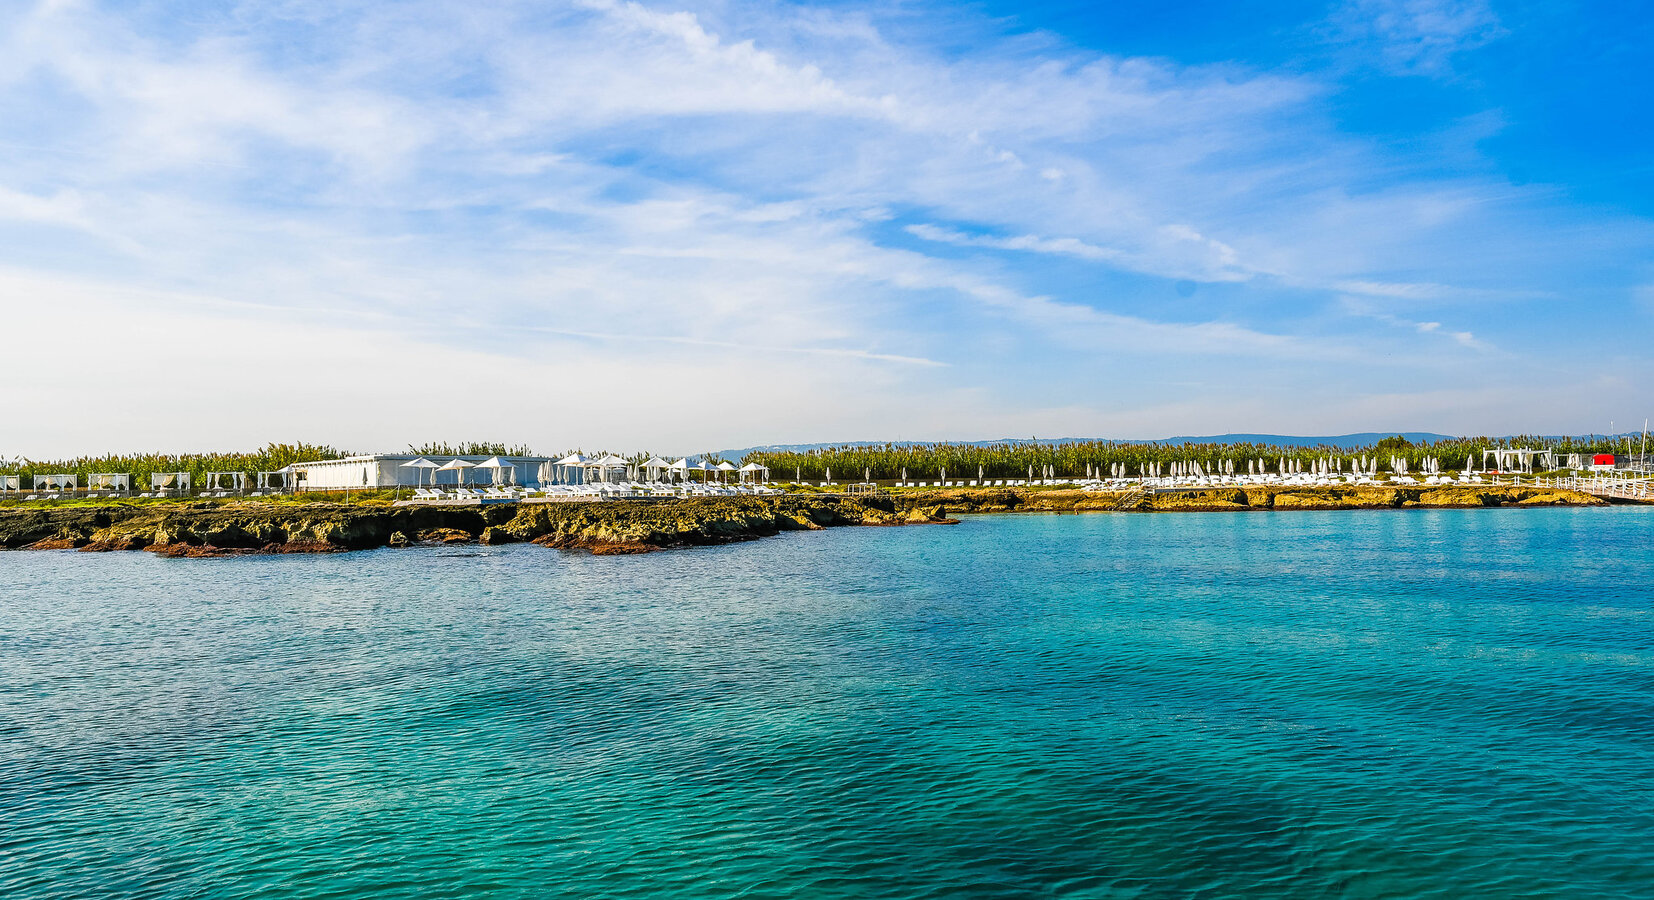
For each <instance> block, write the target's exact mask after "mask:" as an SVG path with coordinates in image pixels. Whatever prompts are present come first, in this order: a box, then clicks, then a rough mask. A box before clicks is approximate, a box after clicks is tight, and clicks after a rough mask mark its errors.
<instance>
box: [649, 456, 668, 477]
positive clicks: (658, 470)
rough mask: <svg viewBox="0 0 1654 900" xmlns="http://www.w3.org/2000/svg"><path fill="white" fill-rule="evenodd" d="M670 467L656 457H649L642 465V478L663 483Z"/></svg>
mask: <svg viewBox="0 0 1654 900" xmlns="http://www.w3.org/2000/svg"><path fill="white" fill-rule="evenodd" d="M671 465H672V464H671V463H669V462H667V461H666V460H664V459H661V458H660V457H658V456H651V457H649V461H648V462H646V463H644V464H643V473H644V478H645V479H647V480H649V481H664V480H665V479H666V470H667V469H668V468H669V467H670V466H671Z"/></svg>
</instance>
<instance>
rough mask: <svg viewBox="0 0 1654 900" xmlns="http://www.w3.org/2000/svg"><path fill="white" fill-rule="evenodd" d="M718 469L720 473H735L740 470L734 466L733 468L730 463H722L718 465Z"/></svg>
mask: <svg viewBox="0 0 1654 900" xmlns="http://www.w3.org/2000/svg"><path fill="white" fill-rule="evenodd" d="M716 468H717V470H718V471H720V472H735V471H738V470H737V469H736V468H735V467H734V466H732V465H730V464H729V463H727V462H721V463H719V464H718V465H717V466H716Z"/></svg>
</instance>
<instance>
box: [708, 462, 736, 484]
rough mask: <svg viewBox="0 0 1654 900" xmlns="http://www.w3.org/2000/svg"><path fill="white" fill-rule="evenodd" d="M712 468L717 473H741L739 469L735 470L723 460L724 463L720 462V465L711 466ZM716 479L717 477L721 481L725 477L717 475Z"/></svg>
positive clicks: (732, 465) (729, 463)
mask: <svg viewBox="0 0 1654 900" xmlns="http://www.w3.org/2000/svg"><path fill="white" fill-rule="evenodd" d="M712 468H713V469H715V470H717V471H719V472H739V471H741V470H740V469H737V468H735V465H734V464H733V463H731V462H729V461H728V460H725V461H724V462H721V463H719V464H717V465H715V466H713V467H712ZM718 477H719V479H723V478H725V477H727V476H724V475H719V476H718Z"/></svg>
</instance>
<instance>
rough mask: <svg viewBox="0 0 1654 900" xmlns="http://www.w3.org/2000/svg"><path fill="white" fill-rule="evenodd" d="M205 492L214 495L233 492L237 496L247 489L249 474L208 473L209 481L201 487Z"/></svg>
mask: <svg viewBox="0 0 1654 900" xmlns="http://www.w3.org/2000/svg"><path fill="white" fill-rule="evenodd" d="M201 489H202V490H204V491H212V492H214V493H217V492H220V491H224V492H230V491H233V492H235V493H237V494H239V493H241V492H242V491H244V490H246V489H247V473H245V472H208V473H207V480H206V482H205V483H203V484H202V485H201Z"/></svg>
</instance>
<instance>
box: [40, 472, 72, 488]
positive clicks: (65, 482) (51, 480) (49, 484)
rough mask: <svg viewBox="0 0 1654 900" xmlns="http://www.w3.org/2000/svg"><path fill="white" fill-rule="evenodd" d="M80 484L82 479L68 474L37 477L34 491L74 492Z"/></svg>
mask: <svg viewBox="0 0 1654 900" xmlns="http://www.w3.org/2000/svg"><path fill="white" fill-rule="evenodd" d="M79 482H80V479H78V478H77V477H75V476H74V475H71V474H68V473H63V474H59V475H36V476H35V477H34V489H35V490H37V491H72V490H74V489H75V487H76V486H77V485H78V484H79Z"/></svg>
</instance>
